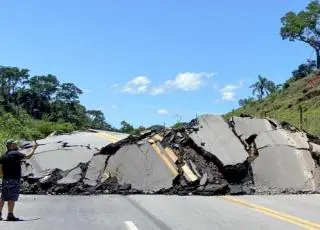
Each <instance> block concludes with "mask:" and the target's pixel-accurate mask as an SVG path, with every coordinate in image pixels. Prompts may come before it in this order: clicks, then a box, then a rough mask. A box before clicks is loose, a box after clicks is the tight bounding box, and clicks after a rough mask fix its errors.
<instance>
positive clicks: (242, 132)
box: [233, 117, 274, 140]
mask: <svg viewBox="0 0 320 230" xmlns="http://www.w3.org/2000/svg"><path fill="white" fill-rule="evenodd" d="M233 121H234V124H235V131H236V133H237V135H238V136H241V137H242V139H243V140H244V139H245V138H247V137H249V136H250V135H252V134H254V133H256V134H260V133H263V132H266V131H272V130H274V128H273V127H272V125H271V124H270V122H269V121H268V120H267V119H259V118H249V117H233Z"/></svg>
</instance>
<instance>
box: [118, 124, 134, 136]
mask: <svg viewBox="0 0 320 230" xmlns="http://www.w3.org/2000/svg"><path fill="white" fill-rule="evenodd" d="M134 130H135V129H134V127H133V126H132V125H131V124H129V123H128V122H126V121H121V128H120V132H123V133H129V134H131V133H132V132H134Z"/></svg>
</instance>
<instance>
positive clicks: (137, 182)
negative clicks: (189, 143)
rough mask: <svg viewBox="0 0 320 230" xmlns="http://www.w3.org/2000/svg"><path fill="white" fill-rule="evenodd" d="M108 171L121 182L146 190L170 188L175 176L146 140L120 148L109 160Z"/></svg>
mask: <svg viewBox="0 0 320 230" xmlns="http://www.w3.org/2000/svg"><path fill="white" fill-rule="evenodd" d="M106 172H107V173H110V176H115V177H116V178H117V179H118V182H119V183H120V184H124V183H128V184H131V185H132V187H133V188H136V189H140V190H144V191H158V190H160V189H168V188H170V187H172V183H173V180H174V178H175V177H174V176H173V174H172V172H171V171H170V169H169V167H168V166H167V165H166V164H165V163H164V161H163V160H162V159H161V158H160V156H159V155H158V154H157V153H156V152H155V151H154V150H153V148H152V147H151V146H150V145H149V144H148V143H144V142H141V144H140V145H134V144H133V145H125V146H123V147H122V148H121V149H119V150H118V151H117V152H116V153H115V155H113V156H111V157H110V159H109V160H108V164H107V167H106Z"/></svg>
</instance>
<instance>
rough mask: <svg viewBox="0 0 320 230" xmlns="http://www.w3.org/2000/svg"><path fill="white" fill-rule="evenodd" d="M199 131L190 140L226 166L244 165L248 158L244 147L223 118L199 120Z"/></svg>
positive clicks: (207, 116) (206, 116) (206, 117)
mask: <svg viewBox="0 0 320 230" xmlns="http://www.w3.org/2000/svg"><path fill="white" fill-rule="evenodd" d="M198 121H199V127H200V129H199V131H198V132H193V133H192V134H191V135H190V138H191V139H192V140H193V141H194V142H195V143H196V144H197V145H198V146H199V147H201V148H203V149H204V150H206V151H207V152H210V153H212V154H213V155H215V156H216V157H217V158H218V159H219V160H220V161H221V162H222V164H224V165H234V164H237V163H242V162H243V161H245V159H246V158H247V157H248V154H247V152H246V151H245V149H244V146H243V145H242V144H241V142H240V141H239V139H238V138H237V137H236V136H235V135H234V133H233V132H232V130H231V129H230V128H229V126H228V124H227V123H226V122H225V121H224V120H223V118H222V117H221V116H214V115H203V116H200V117H199V118H198Z"/></svg>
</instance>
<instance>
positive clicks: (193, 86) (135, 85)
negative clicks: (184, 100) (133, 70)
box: [116, 72, 215, 96]
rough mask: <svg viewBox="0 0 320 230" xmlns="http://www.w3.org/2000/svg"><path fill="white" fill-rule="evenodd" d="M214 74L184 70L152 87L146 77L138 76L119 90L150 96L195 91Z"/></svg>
mask: <svg viewBox="0 0 320 230" xmlns="http://www.w3.org/2000/svg"><path fill="white" fill-rule="evenodd" d="M214 75H215V73H207V72H198V73H196V72H184V73H180V74H178V75H177V76H176V77H175V78H174V79H171V80H166V81H164V82H163V83H162V84H160V85H159V86H153V87H150V85H151V80H150V79H149V78H148V77H146V76H138V77H136V78H134V79H132V80H130V81H128V82H127V83H126V84H124V85H123V86H122V90H121V91H122V92H124V93H130V94H142V93H147V94H149V95H152V96H156V95H160V94H163V93H165V92H167V91H169V90H182V91H195V90H199V89H200V88H201V87H203V86H205V85H206V83H207V81H208V79H209V78H211V77H212V76H214ZM117 86H118V85H117ZM117 86H116V87H117Z"/></svg>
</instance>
